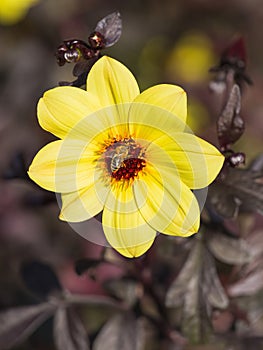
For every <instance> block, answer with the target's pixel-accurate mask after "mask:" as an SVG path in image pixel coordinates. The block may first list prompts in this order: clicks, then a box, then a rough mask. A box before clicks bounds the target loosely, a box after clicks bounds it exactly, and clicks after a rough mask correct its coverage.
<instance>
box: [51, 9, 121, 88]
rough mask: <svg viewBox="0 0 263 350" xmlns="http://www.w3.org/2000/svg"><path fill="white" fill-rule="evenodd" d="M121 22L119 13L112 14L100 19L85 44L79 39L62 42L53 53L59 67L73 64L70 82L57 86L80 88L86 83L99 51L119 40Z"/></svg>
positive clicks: (99, 55) (99, 54)
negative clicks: (73, 78) (72, 76)
mask: <svg viewBox="0 0 263 350" xmlns="http://www.w3.org/2000/svg"><path fill="white" fill-rule="evenodd" d="M121 31H122V21H121V15H120V13H119V12H113V13H111V14H110V15H108V16H106V17H104V18H102V19H101V20H100V21H99V22H98V23H97V25H96V28H95V30H94V31H93V32H92V33H91V34H90V35H89V37H88V40H87V42H86V41H83V40H80V39H70V40H64V41H63V43H62V44H61V45H60V46H59V47H58V48H57V51H56V53H55V56H56V59H57V63H58V65H59V66H64V64H66V63H74V64H75V66H74V68H73V72H72V73H73V75H74V76H75V77H77V79H76V80H74V81H72V82H60V83H59V85H71V86H77V87H80V86H82V85H84V84H85V83H86V78H87V74H88V72H89V71H90V69H91V67H92V66H93V64H94V63H95V62H96V61H97V60H98V59H99V58H100V57H101V50H103V49H105V48H108V47H110V46H112V45H114V44H115V43H116V42H117V41H118V40H119V38H120V36H121Z"/></svg>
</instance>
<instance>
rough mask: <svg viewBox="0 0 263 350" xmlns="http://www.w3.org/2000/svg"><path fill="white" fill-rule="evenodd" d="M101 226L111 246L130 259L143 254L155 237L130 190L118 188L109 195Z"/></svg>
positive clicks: (129, 188)
mask: <svg viewBox="0 0 263 350" xmlns="http://www.w3.org/2000/svg"><path fill="white" fill-rule="evenodd" d="M102 224H103V230H104V233H105V236H106V239H107V241H108V242H109V244H110V245H111V246H112V247H113V248H115V249H116V250H117V251H118V252H119V253H120V254H122V255H124V256H126V257H129V258H133V257H138V256H140V255H142V254H144V253H145V252H146V251H147V250H148V249H149V248H150V246H151V245H152V244H153V241H154V239H155V236H156V232H155V230H154V229H152V228H151V227H150V226H149V225H147V224H146V222H145V221H144V219H143V218H142V216H141V215H140V212H139V211H138V209H137V206H136V203H135V200H134V196H133V194H132V188H131V187H128V188H123V187H121V186H119V187H117V188H115V189H113V190H112V191H111V192H110V193H109V196H108V198H107V200H106V204H105V207H104V210H103V216H102Z"/></svg>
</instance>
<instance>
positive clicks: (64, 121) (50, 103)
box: [38, 86, 101, 138]
mask: <svg viewBox="0 0 263 350" xmlns="http://www.w3.org/2000/svg"><path fill="white" fill-rule="evenodd" d="M100 108H101V106H100V104H99V101H98V99H97V98H96V97H95V96H92V95H91V94H90V93H89V92H87V91H84V90H81V89H79V88H75V87H72V86H60V87H57V88H54V89H51V90H48V91H47V92H45V94H44V96H43V98H41V99H40V100H39V102H38V120H39V124H40V125H41V127H42V128H43V129H45V130H47V131H49V132H51V133H52V134H54V135H56V136H58V137H60V138H64V137H65V136H66V135H67V134H68V132H69V131H70V130H71V129H72V128H74V126H75V125H76V124H78V123H79V122H80V121H81V120H82V119H83V118H85V117H88V116H89V115H90V114H92V113H94V112H95V111H97V110H98V109H100Z"/></svg>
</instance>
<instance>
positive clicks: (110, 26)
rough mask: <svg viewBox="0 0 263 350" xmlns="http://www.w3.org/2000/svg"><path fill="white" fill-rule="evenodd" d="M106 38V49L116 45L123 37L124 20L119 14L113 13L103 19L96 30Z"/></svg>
mask: <svg viewBox="0 0 263 350" xmlns="http://www.w3.org/2000/svg"><path fill="white" fill-rule="evenodd" d="M95 31H96V32H99V33H101V34H102V35H103V36H104V38H105V43H106V45H105V46H106V47H110V46H112V45H114V44H115V43H116V42H117V41H118V40H119V39H120V36H121V32H122V20H121V15H120V13H119V12H113V13H111V14H110V15H108V16H106V17H104V18H103V19H101V20H100V21H99V22H98V23H97V26H96V28H95Z"/></svg>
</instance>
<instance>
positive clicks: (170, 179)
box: [133, 163, 200, 237]
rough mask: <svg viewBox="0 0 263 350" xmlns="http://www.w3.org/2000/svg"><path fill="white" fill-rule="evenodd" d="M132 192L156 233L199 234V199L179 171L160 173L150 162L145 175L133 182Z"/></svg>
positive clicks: (164, 170) (140, 209)
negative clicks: (178, 173)
mask: <svg viewBox="0 0 263 350" xmlns="http://www.w3.org/2000/svg"><path fill="white" fill-rule="evenodd" d="M133 189H134V195H135V199H136V203H137V205H138V208H139V211H140V213H141V214H142V216H143V218H144V220H145V221H146V222H147V223H148V224H149V225H150V226H151V227H152V228H153V229H155V230H156V231H159V232H161V233H164V234H168V235H173V236H183V237H187V236H190V235H192V234H193V233H196V232H197V231H198V229H199V221H200V210H199V206H198V203H197V200H196V198H195V196H194V195H193V193H192V192H191V191H190V189H189V188H188V187H187V186H186V185H185V184H184V183H183V182H182V181H181V180H180V179H179V178H178V177H177V175H176V172H174V173H173V172H172V171H167V169H163V171H162V172H158V171H157V170H156V169H155V168H154V167H153V166H152V165H149V163H147V170H146V174H145V175H144V176H142V177H141V179H139V180H138V181H135V182H134V186H133Z"/></svg>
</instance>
